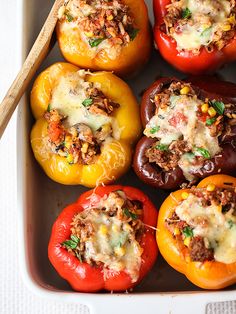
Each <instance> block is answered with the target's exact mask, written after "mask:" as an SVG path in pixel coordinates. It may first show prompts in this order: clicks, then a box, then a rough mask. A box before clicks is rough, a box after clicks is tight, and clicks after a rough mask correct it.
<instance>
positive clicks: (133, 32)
mask: <svg viewBox="0 0 236 314" xmlns="http://www.w3.org/2000/svg"><path fill="white" fill-rule="evenodd" d="M138 32H139V29H137V28H132V29H131V30H129V31H128V34H129V37H130V40H131V41H133V40H134V39H135V37H136V36H137V35H138Z"/></svg>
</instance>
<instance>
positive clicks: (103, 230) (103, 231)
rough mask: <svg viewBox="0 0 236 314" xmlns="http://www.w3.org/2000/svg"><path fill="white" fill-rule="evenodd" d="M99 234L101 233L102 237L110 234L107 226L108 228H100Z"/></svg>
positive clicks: (103, 226)
mask: <svg viewBox="0 0 236 314" xmlns="http://www.w3.org/2000/svg"><path fill="white" fill-rule="evenodd" d="M99 232H100V233H101V234H102V235H106V234H107V232H108V229H107V226H106V225H101V226H100V227H99Z"/></svg>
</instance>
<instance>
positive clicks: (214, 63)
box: [153, 0, 236, 75]
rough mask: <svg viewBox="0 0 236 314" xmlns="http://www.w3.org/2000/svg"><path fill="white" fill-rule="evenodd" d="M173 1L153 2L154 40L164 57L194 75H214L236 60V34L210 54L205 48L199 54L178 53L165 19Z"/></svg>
mask: <svg viewBox="0 0 236 314" xmlns="http://www.w3.org/2000/svg"><path fill="white" fill-rule="evenodd" d="M170 3H171V0H153V6H154V15H155V26H154V38H155V42H156V45H157V47H158V49H159V51H160V53H161V55H162V57H163V58H164V59H165V60H166V61H167V62H169V63H170V64H171V65H172V66H174V67H175V68H177V69H178V70H180V71H182V72H185V73H190V74H194V75H198V74H206V73H212V72H213V71H215V70H216V69H217V68H220V67H221V66H222V65H224V64H225V63H229V62H232V61H234V60H236V34H235V36H234V37H233V39H231V40H230V42H229V43H228V44H227V45H226V46H225V47H224V48H223V49H221V50H218V49H214V50H213V51H212V52H208V51H207V50H206V49H205V48H204V47H202V48H201V49H200V53H199V54H193V53H192V52H191V51H178V50H177V48H176V47H177V45H176V42H175V40H174V39H172V38H171V37H170V36H168V34H167V33H166V27H165V23H164V17H165V15H166V14H167V9H166V6H167V5H169V4H170Z"/></svg>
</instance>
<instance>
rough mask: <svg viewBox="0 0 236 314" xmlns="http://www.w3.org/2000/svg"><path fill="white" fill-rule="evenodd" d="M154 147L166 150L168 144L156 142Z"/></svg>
mask: <svg viewBox="0 0 236 314" xmlns="http://www.w3.org/2000/svg"><path fill="white" fill-rule="evenodd" d="M156 149H158V150H161V151H167V150H168V149H169V146H168V145H165V144H158V145H156Z"/></svg>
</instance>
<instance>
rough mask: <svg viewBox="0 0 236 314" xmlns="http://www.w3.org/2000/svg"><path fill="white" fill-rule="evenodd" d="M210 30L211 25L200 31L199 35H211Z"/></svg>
mask: <svg viewBox="0 0 236 314" xmlns="http://www.w3.org/2000/svg"><path fill="white" fill-rule="evenodd" d="M211 32H212V27H208V28H206V29H204V31H203V32H202V33H201V35H200V36H201V37H209V36H210V35H211Z"/></svg>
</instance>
